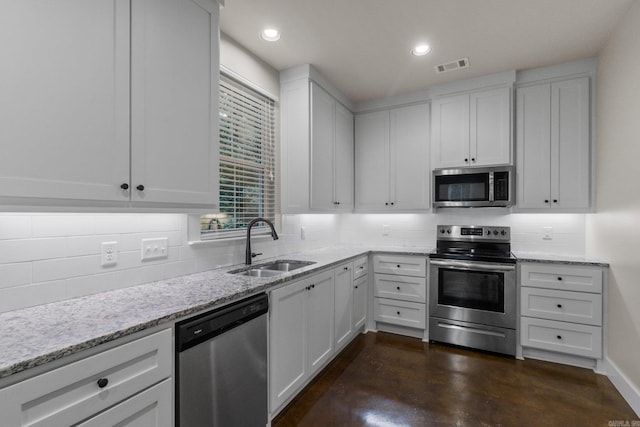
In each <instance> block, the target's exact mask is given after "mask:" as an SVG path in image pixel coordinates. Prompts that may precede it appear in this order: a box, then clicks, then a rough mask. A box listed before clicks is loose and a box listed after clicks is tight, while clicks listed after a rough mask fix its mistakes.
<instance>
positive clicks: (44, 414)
mask: <svg viewBox="0 0 640 427" xmlns="http://www.w3.org/2000/svg"><path fill="white" fill-rule="evenodd" d="M172 353H173V349H172V345H171V330H170V329H166V330H164V331H161V332H158V333H155V334H153V335H149V336H146V337H143V338H140V339H138V340H136V341H132V342H129V343H127V344H123V345H121V346H119V347H115V348H113V349H110V350H106V351H104V352H102V353H98V354H95V355H93V356H90V357H87V358H86V359H82V360H79V361H77V362H74V363H71V364H69V365H66V366H63V367H60V368H57V369H53V370H51V371H49V372H46V373H43V374H40V375H38V376H35V377H33V378H29V379H27V380H24V381H22V382H19V383H17V384H14V385H11V386H9V387H6V388H4V389H2V390H0V413H2V424H3V425H7V426H14V427H17V426H30V427H55V426H61V427H62V426H70V425H77V424H78V423H83V424H80V425H83V426H104V425H118V426H138V425H144V426H171V425H173V417H172V414H173V411H172V409H171V402H172V391H173V387H172V386H171V384H172V383H171V379H170V377H171V373H172V365H173V358H172ZM109 408H111V409H109ZM105 410H106V411H105ZM103 411H104V412H103ZM97 414H99V415H97Z"/></svg>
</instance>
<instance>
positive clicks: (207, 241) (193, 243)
mask: <svg viewBox="0 0 640 427" xmlns="http://www.w3.org/2000/svg"><path fill="white" fill-rule="evenodd" d="M266 238H269V239H271V234H270V233H266V234H252V235H251V241H255V240H263V239H266ZM246 240H247V236H233V237H225V238H218V239H202V240H190V241H189V242H187V244H188V245H189V246H201V245H202V246H205V245H211V246H213V245H215V244H225V243H236V242H238V241H246Z"/></svg>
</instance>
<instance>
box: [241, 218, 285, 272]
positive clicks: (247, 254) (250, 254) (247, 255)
mask: <svg viewBox="0 0 640 427" xmlns="http://www.w3.org/2000/svg"><path fill="white" fill-rule="evenodd" d="M260 221H262V222H264V223H266V224H267V225H268V226H269V227H271V237H273V240H278V233H276V229H275V227H274V226H273V224H272V223H271V221H269V220H268V219H266V218H256V219H254V220H252V221H251V222H250V223H249V225H247V248H246V250H245V259H244V263H245V264H247V265H251V258H253V257H256V256H258V255H262V254H257V253H254V252H251V227H253V225H254V224H255V223H256V222H260Z"/></svg>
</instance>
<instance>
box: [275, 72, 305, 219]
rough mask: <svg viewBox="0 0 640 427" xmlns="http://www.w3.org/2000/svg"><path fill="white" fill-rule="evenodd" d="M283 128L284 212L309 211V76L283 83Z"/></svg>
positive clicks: (281, 94)
mask: <svg viewBox="0 0 640 427" xmlns="http://www.w3.org/2000/svg"><path fill="white" fill-rule="evenodd" d="M280 97H281V101H282V108H281V119H282V121H281V123H282V125H281V129H282V168H281V170H282V187H281V188H282V213H288V214H294V213H308V212H309V185H310V184H309V178H310V176H311V175H310V173H309V168H310V167H311V165H310V162H309V160H310V149H309V119H310V117H309V103H310V90H309V81H308V80H307V79H300V80H294V81H291V82H287V83H283V84H282V87H281V93H280Z"/></svg>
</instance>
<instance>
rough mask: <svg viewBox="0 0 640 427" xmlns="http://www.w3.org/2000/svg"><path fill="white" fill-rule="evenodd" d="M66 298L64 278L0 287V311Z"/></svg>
mask: <svg viewBox="0 0 640 427" xmlns="http://www.w3.org/2000/svg"><path fill="white" fill-rule="evenodd" d="M65 298H66V294H65V282H64V280H60V281H55V282H46V283H36V284H31V285H24V286H14V287H11V288H4V289H0V312H6V311H11V310H17V309H19V308H25V307H33V306H35V305H41V304H47V303H50V302H54V301H61V300H63V299H65Z"/></svg>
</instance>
